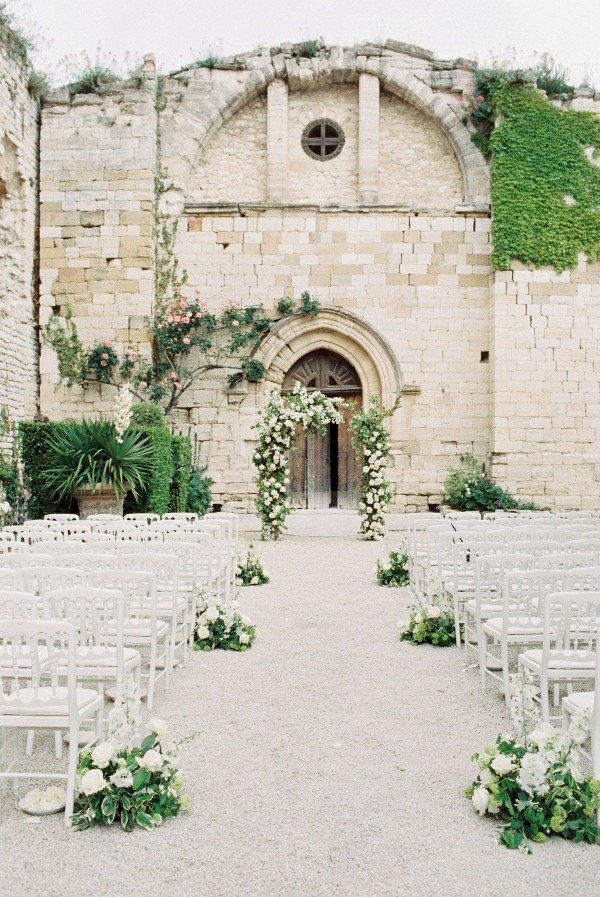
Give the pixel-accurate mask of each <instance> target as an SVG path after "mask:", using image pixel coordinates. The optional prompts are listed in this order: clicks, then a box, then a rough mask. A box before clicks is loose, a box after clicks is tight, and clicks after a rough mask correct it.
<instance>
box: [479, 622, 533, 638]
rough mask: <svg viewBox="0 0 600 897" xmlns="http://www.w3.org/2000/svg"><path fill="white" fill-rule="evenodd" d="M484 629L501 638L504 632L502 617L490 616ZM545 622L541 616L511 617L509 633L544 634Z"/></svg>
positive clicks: (510, 634) (514, 634)
mask: <svg viewBox="0 0 600 897" xmlns="http://www.w3.org/2000/svg"><path fill="white" fill-rule="evenodd" d="M483 631H484V632H486V633H487V634H488V635H492V636H494V638H500V636H501V634H502V617H490V619H489V620H487V621H486V622H485V623H484V624H483ZM543 634H544V623H543V621H542V620H541V619H540V617H509V618H508V627H507V635H508V637H509V638H510V637H511V636H519V635H523V636H542V635H543Z"/></svg>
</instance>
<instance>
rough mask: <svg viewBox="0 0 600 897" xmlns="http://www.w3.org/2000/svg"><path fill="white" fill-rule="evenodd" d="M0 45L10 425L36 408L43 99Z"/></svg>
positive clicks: (2, 309) (0, 218)
mask: <svg viewBox="0 0 600 897" xmlns="http://www.w3.org/2000/svg"><path fill="white" fill-rule="evenodd" d="M28 77H29V76H28V73H27V72H26V71H24V69H23V68H22V66H21V64H20V63H18V62H16V61H15V60H14V59H13V58H12V57H11V56H9V55H8V53H7V52H6V51H5V49H4V48H2V47H0V109H1V110H2V114H1V115H0V407H3V408H5V409H6V412H7V413H8V418H9V422H10V425H11V431H9V433H7V434H5V435H4V436H3V437H1V438H0V449H6V448H8V447H9V445H10V442H11V439H12V432H13V430H12V428H13V427H14V426H15V425H16V424H17V423H18V422H19V421H20V420H24V419H27V418H28V419H30V418H32V417H33V416H34V414H35V413H36V411H37V409H38V391H39V384H38V338H37V304H36V286H37V285H36V280H37V260H36V223H37V214H38V207H37V206H38V198H37V186H38V173H37V156H38V139H39V103H38V101H37V100H35V99H34V98H32V97H31V95H30V94H29V91H28Z"/></svg>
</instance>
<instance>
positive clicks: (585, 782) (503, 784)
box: [465, 671, 600, 853]
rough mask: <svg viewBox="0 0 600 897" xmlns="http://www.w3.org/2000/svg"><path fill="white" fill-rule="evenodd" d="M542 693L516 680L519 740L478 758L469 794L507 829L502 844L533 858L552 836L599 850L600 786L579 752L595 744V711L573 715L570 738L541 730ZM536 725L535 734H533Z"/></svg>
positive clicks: (491, 747)
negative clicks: (530, 723)
mask: <svg viewBox="0 0 600 897" xmlns="http://www.w3.org/2000/svg"><path fill="white" fill-rule="evenodd" d="M535 692H536V689H535V687H534V685H533V682H532V679H531V675H530V673H529V672H528V671H525V672H524V673H523V674H519V675H518V676H514V677H513V698H512V708H511V709H512V715H513V722H514V724H515V727H516V729H517V732H518V734H517V735H516V736H515V737H503V736H501V735H499V736H498V738H497V739H496V741H495V743H493V744H486V746H485V748H484V750H483V751H481V752H478V753H475V754H473V757H472V760H473V761H474V763H475V764H476V765H477V768H478V773H477V777H476V778H475V780H474V782H473V783H472V784H471V785H469V787H468V788H466V789H465V794H466V796H467V797H468V798H469V799H470V800H471V802H472V804H473V807H474V808H475V810H476V811H477V812H478V813H479V815H480V816H484V815H485V814H486V813H489V814H492V815H494V816H497V817H498V819H499V820H500V821H502V822H503V828H502V832H501V835H500V842H501V843H502V844H505V845H506V847H508V848H511V849H518V850H520V851H521V852H523V853H530V852H531V848H530V844H531V842H537V843H541V842H543V841H545V840H546V839H547V838H548V837H549V836H551V835H559V836H560V837H561V838H565V839H569V840H572V841H575V842H576V843H579V842H582V841H587V842H589V843H590V844H594V843H598V842H600V829H599V828H598V825H597V821H596V811H597V810H598V809H600V780H598V779H594V778H592V777H591V776H587V775H584V774H583V772H582V770H581V765H580V754H579V752H578V748H579V747H580V746H581V745H582V744H583V743H584V742H585V741H586V739H587V738H588V737H589V732H590V712H589V711H582V712H581V713H580V714H578V715H577V716H573V717H572V718H571V724H570V726H569V729H568V731H564V730H560V729H555V728H554V726H551V725H550V724H549V723H541V724H540V722H539V709H538V707H539V705H538V704H537V702H536V701H535V700H534V698H535ZM536 714H537V717H536ZM532 718H533V719H534V725H535V728H534V730H533V731H532V732H530V733H529V734H528V733H527V728H526V727H527V720H531V719H532Z"/></svg>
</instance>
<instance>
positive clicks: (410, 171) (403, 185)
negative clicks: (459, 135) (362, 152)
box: [379, 93, 463, 209]
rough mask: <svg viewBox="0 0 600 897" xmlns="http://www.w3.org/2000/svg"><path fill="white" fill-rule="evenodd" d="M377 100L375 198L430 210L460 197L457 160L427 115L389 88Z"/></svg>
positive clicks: (460, 180) (452, 205)
mask: <svg viewBox="0 0 600 897" xmlns="http://www.w3.org/2000/svg"><path fill="white" fill-rule="evenodd" d="M379 103H380V106H379V201H380V202H381V203H409V204H411V205H413V206H417V207H421V208H430V209H451V208H453V207H454V206H456V205H457V204H458V203H460V202H462V199H463V189H462V188H463V184H462V174H461V171H460V167H459V165H458V161H457V159H456V156H455V155H454V152H453V151H452V147H451V146H450V144H449V143H448V141H447V139H446V138H445V137H444V136H443V135H442V134H441V133H440V131H439V129H438V128H437V126H436V125H435V123H434V122H433V121H432V119H431V118H427V116H425V115H423V113H422V112H419V110H418V109H415V108H414V106H410V105H409V104H408V103H401V102H399V101H398V99H397V98H396V97H393V96H391V95H390V94H388V93H382V95H381V97H380V101H379Z"/></svg>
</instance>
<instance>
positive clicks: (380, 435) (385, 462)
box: [350, 396, 400, 540]
mask: <svg viewBox="0 0 600 897" xmlns="http://www.w3.org/2000/svg"><path fill="white" fill-rule="evenodd" d="M399 404H400V396H397V397H396V401H395V402H394V404H393V406H392V407H391V408H382V407H381V405H380V403H379V400H378V399H377V398H376V397H374V396H372V397H371V407H370V408H369V410H368V411H364V410H363V409H362V408H360V409H359V410H358V411H357V412H356V413H355V414H354V416H353V417H352V420H351V421H350V427H351V429H352V430H353V431H354V437H353V439H352V444H353V446H354V448H355V449H356V451H357V452H358V453H359V456H360V455H362V476H361V484H360V491H361V497H360V501H359V504H358V510H359V513H360V515H361V518H362V519H361V525H360V532H361V533H362V535H363V536H364V538H365V539H368V540H378V539H383V538H384V536H385V515H386V511H387V508H388V506H389V504H390V502H391V500H392V497H393V492H392V487H391V484H390V482H389V480H388V479H387V476H386V469H387V468H388V467H389V465H390V436H389V433H388V432H387V430H386V428H385V419H386V418H387V417H391V416H392V415H393V413H394V411H395V410H396V409H397V408H398V406H399Z"/></svg>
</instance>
